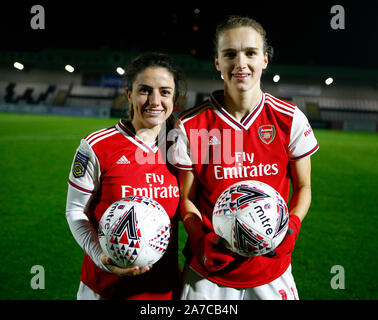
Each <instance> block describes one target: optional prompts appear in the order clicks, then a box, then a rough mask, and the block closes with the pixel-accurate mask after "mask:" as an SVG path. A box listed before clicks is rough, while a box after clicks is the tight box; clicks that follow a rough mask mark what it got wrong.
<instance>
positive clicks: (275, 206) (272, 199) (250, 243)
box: [212, 180, 289, 257]
mask: <svg viewBox="0 0 378 320" xmlns="http://www.w3.org/2000/svg"><path fill="white" fill-rule="evenodd" d="M212 220H213V226H214V231H215V233H216V234H218V235H219V236H221V237H222V238H224V239H225V240H226V242H227V244H226V246H227V247H228V248H229V249H230V250H231V251H233V252H236V253H238V254H240V255H242V256H246V257H253V256H259V255H263V254H266V253H269V252H271V251H272V250H274V249H275V248H276V247H277V246H278V245H279V244H280V243H281V241H282V240H283V238H284V237H285V234H286V231H287V229H288V221H289V212H288V208H287V205H286V202H285V201H284V199H283V198H282V197H281V195H280V194H279V193H278V192H277V191H276V190H275V189H273V188H272V187H271V186H269V185H268V184H266V183H263V182H260V181H254V180H247V181H241V182H238V183H235V184H234V185H232V186H230V187H229V188H227V189H226V190H225V191H224V192H223V193H222V194H221V195H220V196H219V198H218V200H217V202H216V204H215V207H214V211H213V217H212Z"/></svg>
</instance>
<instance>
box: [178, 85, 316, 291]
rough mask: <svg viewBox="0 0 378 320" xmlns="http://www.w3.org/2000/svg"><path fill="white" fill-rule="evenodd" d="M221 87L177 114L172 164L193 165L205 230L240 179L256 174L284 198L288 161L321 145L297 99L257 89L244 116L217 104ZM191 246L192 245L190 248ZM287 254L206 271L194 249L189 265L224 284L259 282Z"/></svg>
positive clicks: (277, 271)
mask: <svg viewBox="0 0 378 320" xmlns="http://www.w3.org/2000/svg"><path fill="white" fill-rule="evenodd" d="M222 97H223V91H215V92H214V93H213V94H212V95H211V97H210V99H209V100H206V101H205V102H203V103H202V104H200V105H198V106H196V107H194V108H192V109H189V110H188V111H186V112H184V114H183V115H182V116H181V117H180V119H181V124H180V130H179V135H178V138H177V142H176V144H175V151H174V157H175V161H176V162H177V163H176V164H175V166H176V167H177V168H179V169H182V170H193V172H194V174H195V176H196V178H197V179H198V188H199V189H198V190H197V191H198V208H199V210H200V212H201V214H202V219H203V224H204V229H205V230H204V231H205V232H209V231H214V230H213V226H212V222H211V221H212V212H213V207H214V205H215V202H216V200H217V199H218V197H219V195H220V194H221V193H222V192H223V191H224V190H225V189H226V188H228V187H229V186H230V185H232V184H234V183H236V182H238V181H243V180H258V181H262V182H265V183H267V184H269V185H271V186H272V187H273V188H275V189H276V190H277V191H278V192H279V193H280V194H281V195H282V197H283V198H284V199H285V200H286V202H288V200H289V186H290V177H289V172H288V164H289V161H292V160H298V159H301V158H303V157H306V156H310V155H312V154H313V153H315V152H316V151H317V150H318V148H319V146H318V143H317V140H316V139H315V136H314V134H313V132H312V129H311V126H310V124H309V123H308V120H307V118H306V116H305V115H304V114H303V113H302V112H301V110H300V109H299V108H298V107H296V106H295V105H293V104H291V103H289V102H287V101H284V100H281V99H277V98H275V97H273V96H272V95H270V94H268V93H265V92H261V99H260V101H259V103H258V104H257V106H256V107H255V108H254V109H253V110H252V111H251V113H250V114H249V115H248V116H247V117H245V119H244V120H243V121H242V122H238V121H237V120H236V119H235V118H234V117H233V116H231V115H230V114H229V113H228V112H227V111H226V110H225V109H224V108H223V107H222V105H221V103H220V102H219V101H222ZM194 250H195V248H194ZM290 262H291V256H290V255H287V256H286V257H283V258H280V259H271V258H268V257H264V256H259V257H256V258H253V259H246V258H241V259H240V261H238V264H237V267H235V268H232V269H230V268H225V269H224V270H220V271H219V272H212V273H210V272H208V271H207V270H206V269H205V268H204V267H203V266H202V264H201V263H200V262H199V261H198V259H197V257H196V255H193V257H192V259H191V261H190V267H191V268H192V269H193V270H195V271H196V272H197V273H199V274H200V275H202V276H203V277H205V278H207V279H209V280H211V281H213V282H215V283H217V284H220V285H223V286H227V287H234V288H248V287H257V286H261V285H264V284H267V283H269V282H272V281H273V280H275V279H277V278H278V277H280V276H281V275H282V274H283V273H284V272H285V271H286V270H287V269H288V267H289V266H290Z"/></svg>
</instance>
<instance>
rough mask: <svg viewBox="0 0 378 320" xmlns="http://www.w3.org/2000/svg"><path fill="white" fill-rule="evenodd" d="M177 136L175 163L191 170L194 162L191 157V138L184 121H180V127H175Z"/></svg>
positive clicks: (174, 150) (174, 148)
mask: <svg viewBox="0 0 378 320" xmlns="http://www.w3.org/2000/svg"><path fill="white" fill-rule="evenodd" d="M175 132H176V137H175V143H174V144H173V153H172V158H173V165H174V166H175V167H176V168H178V169H182V170H191V169H192V168H193V163H192V160H191V158H190V150H189V139H188V136H187V135H186V130H185V128H184V125H183V124H182V122H181V121H180V122H179V126H178V128H176V129H175Z"/></svg>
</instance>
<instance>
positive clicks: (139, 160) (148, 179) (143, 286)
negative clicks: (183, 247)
mask: <svg viewBox="0 0 378 320" xmlns="http://www.w3.org/2000/svg"><path fill="white" fill-rule="evenodd" d="M160 144H161V145H165V141H164V139H163V138H162V139H160V140H159V142H157V143H155V144H153V145H146V144H145V143H143V141H142V140H140V139H139V138H138V137H137V136H136V135H135V133H133V130H132V127H131V124H130V123H128V122H125V121H119V123H118V124H117V125H115V126H113V127H110V128H107V129H103V130H100V131H97V132H94V133H92V134H90V135H88V136H86V137H85V138H84V139H83V140H82V141H81V143H80V146H79V147H78V149H77V151H76V155H75V158H74V160H73V163H72V169H71V172H70V175H69V181H68V182H69V189H68V197H67V198H68V200H67V210H66V215H67V220H68V222H69V225H70V228H71V231H72V233H73V235H74V237H75V239H76V240H77V242H78V243H79V244H80V246H81V247H82V248H83V249H84V251H85V254H84V261H83V266H82V270H81V279H80V280H81V282H82V283H83V284H84V285H85V286H86V287H89V288H90V289H91V290H93V291H94V292H95V293H96V294H98V295H99V296H100V297H102V298H105V299H106V298H112V299H117V298H118V299H171V298H172V292H173V291H174V290H177V289H178V258H177V218H178V214H177V212H178V204H179V189H178V183H177V178H176V175H175V174H174V172H173V171H174V170H173V171H172V168H169V167H167V165H166V163H165V159H164V156H163V154H164V149H163V151H162V150H161V149H160V148H159V146H160ZM131 195H138V196H148V197H151V198H153V199H155V200H156V201H158V202H159V203H160V204H161V205H162V206H163V207H164V209H165V210H166V211H167V213H168V215H169V217H170V218H171V220H172V236H171V241H170V245H169V247H168V250H167V252H166V254H165V255H164V256H163V258H162V259H161V260H160V261H158V262H157V263H156V264H155V265H154V266H153V268H152V269H151V270H149V271H148V272H146V273H144V274H142V275H138V276H135V277H132V276H130V277H119V276H118V275H115V274H112V273H110V272H109V271H107V269H106V267H105V266H104V265H103V264H102V263H101V260H100V258H101V255H102V254H103V253H102V250H101V247H100V246H99V243H98V238H97V227H98V223H99V221H100V219H101V216H102V214H103V212H104V211H105V210H106V209H107V208H108V206H110V205H111V204H112V203H113V202H115V201H117V200H119V199H121V198H123V197H125V196H131ZM89 231H90V232H89Z"/></svg>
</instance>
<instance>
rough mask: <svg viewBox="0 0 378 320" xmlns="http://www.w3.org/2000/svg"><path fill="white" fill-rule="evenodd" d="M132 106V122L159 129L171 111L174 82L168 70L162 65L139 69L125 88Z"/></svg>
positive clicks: (141, 126)
mask: <svg viewBox="0 0 378 320" xmlns="http://www.w3.org/2000/svg"><path fill="white" fill-rule="evenodd" d="M126 93H127V97H128V100H129V103H130V104H131V105H132V106H133V109H134V117H133V119H132V124H133V126H134V128H135V129H136V130H137V131H138V130H140V129H143V128H146V129H154V128H157V129H160V127H161V125H162V123H164V121H165V120H167V118H168V117H169V116H170V115H171V113H172V111H173V104H174V102H173V99H174V94H175V82H174V78H173V75H172V74H171V72H170V71H168V70H167V69H166V68H163V67H148V68H146V69H144V70H143V71H141V72H140V73H139V74H138V75H137V76H136V78H135V81H134V82H133V84H132V90H130V89H129V88H127V89H126Z"/></svg>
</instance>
